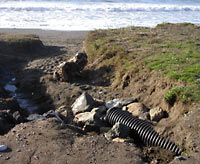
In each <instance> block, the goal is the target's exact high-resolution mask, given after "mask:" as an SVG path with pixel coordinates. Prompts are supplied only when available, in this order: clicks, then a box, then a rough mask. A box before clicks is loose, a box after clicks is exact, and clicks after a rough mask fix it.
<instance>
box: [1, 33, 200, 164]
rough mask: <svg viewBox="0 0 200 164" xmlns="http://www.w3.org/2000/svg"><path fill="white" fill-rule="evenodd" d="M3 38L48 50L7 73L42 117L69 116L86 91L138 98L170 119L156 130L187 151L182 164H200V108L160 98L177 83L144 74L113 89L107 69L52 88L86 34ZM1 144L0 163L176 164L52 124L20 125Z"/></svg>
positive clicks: (157, 153)
mask: <svg viewBox="0 0 200 164" xmlns="http://www.w3.org/2000/svg"><path fill="white" fill-rule="evenodd" d="M1 32H8V33H11V34H36V35H38V36H39V37H40V39H41V40H42V42H43V44H44V45H45V46H46V49H45V51H44V52H42V54H39V55H36V56H31V57H27V58H26V57H25V58H23V60H21V58H20V54H18V55H19V58H17V57H16V56H15V60H14V62H10V63H11V64H10V65H12V66H10V68H9V69H10V70H13V73H14V75H15V77H16V78H17V86H18V88H19V89H20V90H21V92H23V93H25V94H26V95H27V97H28V98H29V99H31V100H32V101H33V102H34V103H35V104H37V105H38V107H39V112H40V113H43V112H45V111H48V110H50V109H57V108H58V107H60V106H61V105H66V106H67V107H68V109H69V110H70V105H71V104H72V103H73V102H74V100H75V99H76V98H77V97H78V96H79V95H80V94H81V93H82V92H84V91H87V92H88V93H89V94H91V95H92V96H93V97H95V98H97V99H100V100H103V101H108V100H111V99H113V98H128V99H132V98H137V99H138V100H139V101H140V102H142V103H144V104H145V105H146V106H147V107H148V108H153V107H157V106H160V107H162V108H163V109H165V110H166V111H167V112H168V114H169V116H168V118H165V119H162V120H161V121H160V122H159V123H158V125H157V126H156V129H157V131H159V132H160V133H161V134H162V135H163V136H166V137H168V138H170V140H172V141H174V142H175V143H177V144H178V145H179V146H180V147H181V148H182V149H183V150H185V156H184V160H183V161H181V162H185V163H195V162H196V161H200V155H199V151H200V149H199V147H200V143H199V139H198V137H199V136H200V134H199V133H200V131H199V116H200V113H199V112H200V106H199V105H198V104H189V105H185V104H183V103H180V102H177V103H175V104H174V105H173V106H169V105H168V104H167V103H166V102H165V101H164V99H163V96H162V95H163V94H164V93H165V92H166V91H167V90H168V89H169V88H170V87H171V86H173V85H175V84H176V85H177V84H179V83H178V82H174V81H171V80H169V79H168V78H166V77H165V76H163V75H161V74H160V73H159V72H156V71H152V70H150V69H148V68H143V69H142V70H141V71H139V72H138V73H135V74H134V75H128V76H129V77H128V78H125V77H124V79H122V81H124V85H123V86H121V87H117V88H113V85H112V84H111V82H110V81H109V80H107V79H104V78H102V77H103V76H104V73H105V71H107V72H109V71H110V70H109V69H108V68H100V69H98V70H87V69H86V70H85V71H84V72H83V78H82V79H78V80H77V81H75V82H74V83H65V82H56V81H54V80H52V78H51V75H52V72H53V71H54V70H55V68H56V66H57V65H59V63H61V62H63V61H64V60H67V59H69V58H70V57H71V56H72V55H74V54H75V53H76V52H77V51H79V50H80V49H81V48H82V42H83V40H84V38H85V36H86V34H87V32H59V31H42V30H7V29H3V30H2V29H1V30H0V33H1ZM0 55H2V54H0ZM4 55H5V54H4ZM8 59H10V57H9V58H8V57H5V58H4V62H2V64H3V63H9V61H8ZM16 59H18V60H16ZM1 61H2V60H1ZM16 61H18V62H16ZM0 63H1V62H0ZM13 68H14V69H13ZM141 68H142V67H141ZM0 75H1V74H0ZM158 77H159V78H158ZM127 80H128V82H127ZM126 83H128V85H127V84H126ZM181 85H182V84H181ZM0 91H1V90H0ZM0 144H5V145H7V146H8V147H9V148H10V149H9V150H8V152H4V153H0V163H10V164H11V163H23V164H25V163H27V164H28V163H59V164H61V163H70V164H71V163H144V161H146V162H147V163H150V162H151V161H153V162H154V163H168V162H170V161H171V162H172V163H178V162H180V160H173V155H172V154H171V153H170V152H166V151H164V150H160V149H156V148H146V147H144V148H143V149H140V148H138V147H137V146H136V145H134V144H131V143H114V142H110V141H107V140H106V139H105V138H104V137H103V136H102V135H97V134H93V135H91V134H84V133H83V132H82V131H81V130H80V129H78V128H77V127H74V126H72V125H61V123H60V122H58V121H57V120H55V119H48V120H46V121H37V122H29V123H24V124H19V125H17V126H15V128H14V129H12V130H11V131H10V132H9V133H8V134H6V135H4V136H0ZM145 155H146V156H145ZM144 157H145V158H144ZM172 160H173V161H172ZM197 163H198V162H197Z"/></svg>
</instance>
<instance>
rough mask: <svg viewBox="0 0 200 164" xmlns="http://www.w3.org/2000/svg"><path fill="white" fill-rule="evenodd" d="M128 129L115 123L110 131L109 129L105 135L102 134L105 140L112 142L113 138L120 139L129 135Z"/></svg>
mask: <svg viewBox="0 0 200 164" xmlns="http://www.w3.org/2000/svg"><path fill="white" fill-rule="evenodd" d="M129 133H130V128H129V127H127V126H126V125H124V124H121V123H119V122H117V123H116V124H115V125H114V126H113V127H112V129H110V130H109V131H108V132H107V133H105V134H104V136H105V137H106V139H108V140H112V139H113V138H116V137H120V138H125V137H127V136H128V135H129Z"/></svg>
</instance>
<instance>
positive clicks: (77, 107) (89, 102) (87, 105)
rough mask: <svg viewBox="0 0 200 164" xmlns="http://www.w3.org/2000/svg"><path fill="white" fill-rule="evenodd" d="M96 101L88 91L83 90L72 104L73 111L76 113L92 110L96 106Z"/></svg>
mask: <svg viewBox="0 0 200 164" xmlns="http://www.w3.org/2000/svg"><path fill="white" fill-rule="evenodd" d="M95 104H96V101H95V100H94V99H93V98H92V96H90V95H89V94H88V93H87V92H83V93H82V94H81V95H80V96H79V97H78V99H76V101H75V102H74V103H73V104H72V106H71V107H72V112H73V114H74V115H76V114H78V113H81V112H90V111H91V110H92V108H93V107H94V106H95Z"/></svg>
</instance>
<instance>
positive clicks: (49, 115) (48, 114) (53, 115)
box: [43, 110, 64, 122]
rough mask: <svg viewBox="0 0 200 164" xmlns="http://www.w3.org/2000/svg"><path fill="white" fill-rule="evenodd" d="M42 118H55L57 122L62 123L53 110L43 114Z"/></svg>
mask: <svg viewBox="0 0 200 164" xmlns="http://www.w3.org/2000/svg"><path fill="white" fill-rule="evenodd" d="M43 116H44V117H45V118H50V117H56V118H57V119H58V120H59V121H61V122H64V121H63V120H62V119H61V118H60V116H59V115H58V114H57V113H56V112H55V111H54V110H49V111H48V112H47V113H45V114H43Z"/></svg>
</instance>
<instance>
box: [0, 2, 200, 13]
mask: <svg viewBox="0 0 200 164" xmlns="http://www.w3.org/2000/svg"><path fill="white" fill-rule="evenodd" d="M9 10H10V11H58V10H59V11H86V12H87V11H97V12H98V11H99V12H137V11H142V12H152V11H153V12H156V11H158V12H162V11H163V12H173V11H174V12H178V11H200V5H199V6H189V5H182V6H181V5H168V4H165V5H156V4H132V3H131V4H130V3H115V4H110V3H96V4H76V3H48V4H45V3H44V4H41V3H35V4H32V3H24V4H17V5H16V4H8V5H2V4H0V11H9Z"/></svg>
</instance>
